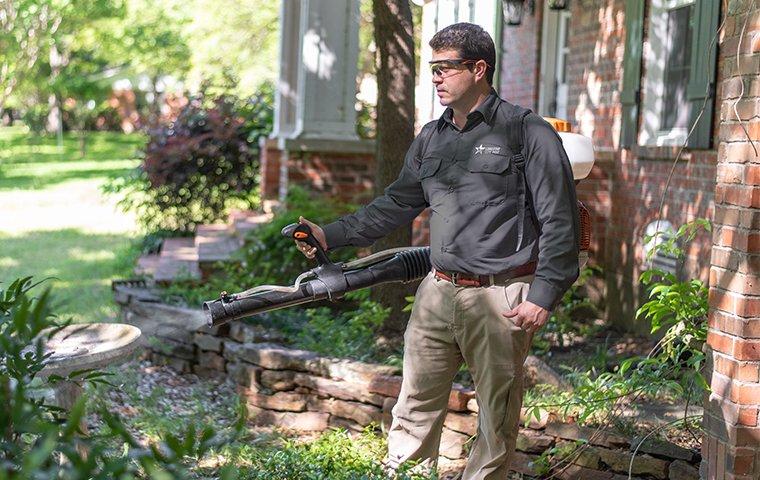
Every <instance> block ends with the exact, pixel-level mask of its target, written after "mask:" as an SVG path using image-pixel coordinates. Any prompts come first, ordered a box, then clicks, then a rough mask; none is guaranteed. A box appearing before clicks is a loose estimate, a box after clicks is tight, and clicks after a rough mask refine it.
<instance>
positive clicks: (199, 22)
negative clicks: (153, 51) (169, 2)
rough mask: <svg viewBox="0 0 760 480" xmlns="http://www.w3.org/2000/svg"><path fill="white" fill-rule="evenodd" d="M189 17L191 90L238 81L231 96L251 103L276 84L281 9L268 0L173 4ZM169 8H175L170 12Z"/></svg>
mask: <svg viewBox="0 0 760 480" xmlns="http://www.w3.org/2000/svg"><path fill="white" fill-rule="evenodd" d="M174 3H175V5H174V8H173V10H174V11H176V12H181V13H182V14H184V16H185V22H184V24H183V27H182V37H183V38H184V39H185V42H186V43H187V46H188V48H189V50H190V59H189V61H188V66H189V70H188V72H187V75H186V79H187V81H188V83H189V84H190V86H191V88H197V87H198V86H199V85H200V84H201V83H202V82H203V81H205V80H211V81H213V82H216V83H218V82H219V81H221V80H223V79H224V76H225V75H232V76H233V77H235V78H237V79H239V80H238V81H236V82H235V84H234V85H233V88H232V90H230V92H231V93H234V94H236V95H238V96H241V97H247V96H250V95H252V94H254V93H255V92H258V91H259V90H260V89H261V86H262V84H264V83H273V82H275V81H276V80H277V69H276V68H273V66H274V65H277V63H278V61H277V55H278V39H279V37H278V33H279V28H280V22H279V15H280V4H279V3H278V2H271V1H266V0H217V1H215V2H207V1H203V0H192V1H182V2H179V1H175V2H174ZM169 8H171V7H169Z"/></svg>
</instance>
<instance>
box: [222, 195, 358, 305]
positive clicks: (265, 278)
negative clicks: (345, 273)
mask: <svg viewBox="0 0 760 480" xmlns="http://www.w3.org/2000/svg"><path fill="white" fill-rule="evenodd" d="M350 209H351V205H347V204H344V203H341V202H338V201H333V200H329V199H327V198H320V199H319V200H317V199H315V198H313V197H312V195H311V194H309V192H307V191H306V190H304V189H302V188H299V187H297V186H293V187H290V188H289V189H288V195H287V197H286V199H285V203H284V205H283V206H282V208H280V209H278V211H277V212H276V213H275V215H274V218H273V219H272V221H270V222H268V223H267V224H265V225H261V226H260V227H259V228H257V229H255V230H253V231H252V232H251V233H250V234H249V236H248V238H247V239H246V243H245V246H244V247H243V249H242V250H241V252H240V263H239V264H237V265H233V266H232V267H230V269H229V270H228V271H227V272H226V275H225V277H226V279H227V281H228V285H229V284H231V285H233V286H236V287H243V288H249V287H250V286H252V285H269V284H275V285H287V284H291V283H292V282H293V281H294V280H295V278H296V277H297V276H298V275H299V274H301V273H302V272H305V271H307V270H309V269H311V268H313V267H314V266H315V265H314V260H309V259H307V258H306V257H304V255H303V254H302V253H301V252H300V251H299V250H298V249H296V248H294V246H293V242H292V240H288V239H286V238H285V237H283V236H282V233H281V231H282V229H283V228H284V227H285V226H286V225H289V224H291V223H295V222H298V218H299V217H300V216H303V217H304V218H307V219H309V220H311V221H312V222H314V223H316V224H321V225H324V224H326V223H328V222H330V221H333V220H335V219H336V218H337V217H338V216H340V215H341V214H344V213H346V212H348V211H350ZM355 256H356V249H355V248H341V249H339V250H336V251H334V252H330V260H332V261H333V262H344V261H348V260H349V259H351V258H354V257H355ZM226 290H228V291H232V290H231V289H229V288H227V289H226Z"/></svg>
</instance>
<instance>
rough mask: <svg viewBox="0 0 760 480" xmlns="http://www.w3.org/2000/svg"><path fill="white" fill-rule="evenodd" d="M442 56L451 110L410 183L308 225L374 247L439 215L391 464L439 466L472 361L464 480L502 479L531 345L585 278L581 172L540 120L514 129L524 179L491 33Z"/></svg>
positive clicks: (436, 126) (419, 147) (408, 349)
mask: <svg viewBox="0 0 760 480" xmlns="http://www.w3.org/2000/svg"><path fill="white" fill-rule="evenodd" d="M430 46H431V47H432V49H433V56H432V61H431V62H430V64H431V68H432V72H433V83H434V85H435V87H436V92H437V94H438V98H439V99H440V102H441V104H442V105H444V106H446V107H448V108H447V109H446V111H445V112H444V113H443V115H442V116H441V117H440V119H438V120H436V121H433V122H430V123H428V124H427V125H425V126H424V127H423V128H422V131H421V132H420V134H419V135H418V136H417V137H416V138H415V140H414V142H412V145H411V146H410V147H409V150H408V152H407V155H406V158H405V161H404V166H403V167H402V169H401V172H400V173H399V176H398V179H397V180H396V181H395V182H394V183H393V184H391V185H390V186H389V187H388V188H387V189H386V190H385V194H384V195H382V196H380V197H378V198H376V199H375V200H373V201H372V202H371V203H370V204H369V205H367V206H366V207H364V208H362V209H360V210H359V211H357V212H356V213H353V214H350V215H347V216H345V217H343V218H341V219H339V220H338V221H336V222H334V223H331V224H329V225H326V226H325V227H324V229H322V228H320V227H319V226H317V225H315V224H313V223H311V222H309V221H308V220H306V219H303V218H302V219H301V221H302V222H303V223H308V224H310V225H311V227H312V229H313V231H314V235H315V236H316V237H317V239H318V240H319V241H320V243H321V244H322V246H323V247H324V248H325V249H334V248H337V247H341V246H345V245H355V246H366V245H370V244H372V243H373V242H374V241H375V240H377V239H378V238H381V237H382V236H384V235H386V234H388V233H389V232H391V231H392V230H393V229H394V228H396V227H398V226H400V225H403V224H407V223H409V222H411V221H412V220H413V219H414V218H415V217H416V216H417V215H418V214H419V213H420V212H421V211H422V210H423V209H424V208H426V207H428V206H429V207H430V209H431V216H430V257H431V262H432V264H433V267H434V269H433V271H432V272H431V273H430V274H429V275H428V276H427V277H426V278H425V279H423V281H422V283H421V284H420V286H419V288H418V290H417V295H416V297H415V304H414V308H413V310H412V314H411V316H410V318H409V323H408V325H407V329H406V332H405V335H404V342H405V345H404V365H403V381H402V387H401V393H400V395H399V399H398V402H397V404H396V406H395V407H394V409H393V417H394V418H393V424H392V426H391V429H390V431H389V433H388V458H387V463H388V465H389V466H390V467H391V468H395V467H397V466H398V465H399V464H400V463H402V462H404V461H406V460H420V461H423V462H428V463H430V464H431V465H434V464H435V461H436V459H437V457H438V448H439V443H440V436H441V428H442V425H443V421H444V418H445V416H446V411H447V402H448V396H449V392H450V389H451V383H452V381H453V378H454V375H455V374H456V373H457V370H458V369H459V366H460V364H461V363H462V361H464V362H466V364H467V366H468V367H469V369H470V372H471V373H472V377H473V380H474V383H475V391H476V396H477V401H478V405H479V418H478V434H477V438H476V439H475V442H474V443H473V445H472V448H471V451H470V456H469V459H468V463H467V467H466V469H465V471H464V474H463V478H465V479H497V478H498V479H503V478H506V475H507V472H508V470H509V465H510V461H511V458H512V455H513V452H514V448H515V441H516V437H517V429H518V423H519V416H520V407H521V404H522V368H523V362H524V360H525V357H526V355H527V352H528V348H529V345H530V341H531V338H532V335H533V333H534V332H535V331H536V330H537V329H539V328H540V327H541V326H542V325H544V324H545V323H546V321H547V319H548V317H549V313H550V311H551V310H552V309H553V308H554V307H555V306H556V304H557V303H558V302H559V300H560V298H561V297H562V294H563V293H564V291H565V290H566V289H567V288H568V287H569V286H570V285H571V284H572V283H573V282H574V281H575V279H576V278H577V276H578V217H577V211H576V199H575V187H574V184H573V175H572V171H571V168H570V164H569V162H568V159H567V155H566V154H565V151H564V149H563V148H562V144H561V141H560V139H559V136H558V135H557V134H556V132H555V131H554V130H553V129H552V127H551V126H550V125H549V124H548V123H546V122H545V121H544V120H543V119H541V117H539V116H537V115H535V114H528V115H527V116H526V117H525V118H524V120H523V122H522V123H520V122H518V123H517V124H516V125H517V127H516V128H519V126H520V125H524V137H523V136H521V137H519V138H524V140H525V146H524V148H523V150H522V153H523V155H524V158H525V165H524V167H522V168H523V169H524V174H523V171H522V169H521V168H519V167H518V166H517V165H512V163H515V161H514V158H513V157H512V155H514V154H516V153H521V152H510V150H509V145H510V142H509V141H508V135H509V134H510V131H509V130H510V129H512V130H514V128H513V127H511V125H515V124H514V122H513V119H514V118H516V116H518V115H520V114H521V113H522V112H524V110H523V109H521V108H520V107H517V106H515V105H512V104H510V103H508V102H505V101H503V100H501V99H500V98H499V97H498V95H497V94H496V92H495V91H494V89H493V88H492V87H491V82H492V80H493V73H494V64H495V60H496V59H495V57H496V55H495V48H494V44H493V41H492V40H491V37H490V36H489V35H488V33H487V32H485V31H484V30H483V29H482V28H480V27H479V26H477V25H473V24H468V23H458V24H455V25H451V26H449V27H447V28H445V29H443V30H441V31H440V32H438V33H437V34H436V35H435V36H434V37H433V38H432V40H431V41H430ZM511 133H514V132H511ZM515 158H516V157H515ZM298 246H299V248H300V249H301V250H302V251H303V252H304V254H306V255H307V256H308V257H313V256H314V254H315V249H313V248H311V247H309V246H308V245H306V244H303V243H298Z"/></svg>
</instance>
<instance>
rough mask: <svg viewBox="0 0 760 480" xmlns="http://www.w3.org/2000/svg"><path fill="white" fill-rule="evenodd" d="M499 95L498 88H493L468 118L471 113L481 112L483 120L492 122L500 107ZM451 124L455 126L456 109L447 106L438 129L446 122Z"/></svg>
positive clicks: (439, 120)
mask: <svg viewBox="0 0 760 480" xmlns="http://www.w3.org/2000/svg"><path fill="white" fill-rule="evenodd" d="M499 100H501V99H500V98H499V95H498V94H497V93H496V90H494V89H493V88H491V93H489V94H488V96H487V97H486V98H485V100H483V102H482V103H481V104H480V105H478V107H477V108H476V109H475V110H473V111H472V112H470V113H469V115H467V116H468V118H469V117H470V115H477V114H480V115H482V116H483V120H485V121H486V122H487V123H488V124H490V123H491V120H493V116H494V114H495V113H496V109H497V108H499V103H500V102H499ZM447 123H448V124H450V125H451V126H454V110H453V109H452V108H451V107H449V108H447V109H446V110H445V111H444V112H443V114H442V115H441V116H440V118H438V123H437V124H436V126H437V128H438V130H439V131H440V130H441V128H443V126H444V125H445V124H447Z"/></svg>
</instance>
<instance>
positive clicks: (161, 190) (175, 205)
mask: <svg viewBox="0 0 760 480" xmlns="http://www.w3.org/2000/svg"><path fill="white" fill-rule="evenodd" d="M271 95H272V91H271V88H270V89H267V90H265V91H264V92H262V93H261V94H260V95H259V96H257V97H255V98H252V99H249V100H247V101H241V100H240V99H237V98H236V97H233V96H231V95H219V96H214V97H212V98H208V96H207V95H206V94H205V91H202V92H201V93H200V94H199V95H198V96H197V97H195V98H193V99H191V100H190V102H189V103H188V104H187V105H186V106H185V107H184V108H183V109H182V111H181V112H180V114H179V117H178V118H177V119H176V120H175V121H173V122H171V123H169V124H167V125H162V126H160V127H158V128H155V129H153V130H152V131H151V132H150V140H149V141H148V145H147V147H146V152H145V158H144V160H143V163H142V165H141V166H140V168H139V169H138V170H136V171H134V172H132V173H131V174H130V175H129V176H127V177H122V178H121V179H118V180H116V181H114V182H112V183H111V184H110V185H109V186H108V187H107V191H109V192H111V193H120V194H123V195H124V197H123V199H122V200H121V202H120V205H121V206H122V207H123V208H124V209H125V210H133V211H135V212H136V213H137V214H138V218H139V222H140V223H141V225H142V226H143V227H144V228H145V229H146V230H147V231H148V232H152V231H155V230H161V229H164V230H171V231H180V232H189V231H192V230H193V229H194V227H195V226H196V225H197V224H200V223H210V222H214V221H217V220H221V219H223V218H225V216H226V214H227V212H228V207H229V206H230V204H231V203H234V202H237V205H242V206H244V207H251V206H253V205H254V204H255V202H256V196H255V193H254V192H255V188H256V180H257V175H258V156H257V154H258V147H257V142H258V136H260V135H263V134H266V133H267V132H268V131H269V130H270V128H271V122H272V114H271V102H272V99H271Z"/></svg>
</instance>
